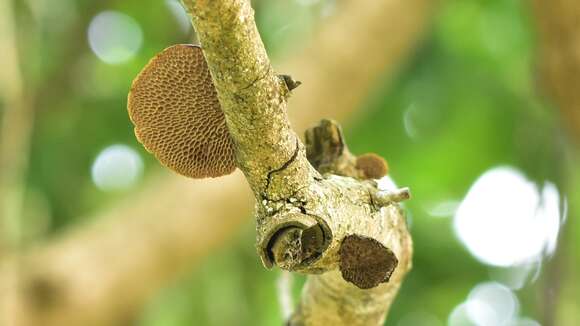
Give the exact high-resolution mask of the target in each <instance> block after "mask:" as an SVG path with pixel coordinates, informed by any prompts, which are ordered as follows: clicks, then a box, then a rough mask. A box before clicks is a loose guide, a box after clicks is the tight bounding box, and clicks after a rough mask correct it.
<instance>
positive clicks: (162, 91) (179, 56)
mask: <svg viewBox="0 0 580 326" xmlns="http://www.w3.org/2000/svg"><path fill="white" fill-rule="evenodd" d="M127 108H128V111H129V116H130V118H131V121H132V122H133V124H134V125H135V135H136V136H137V139H138V140H139V141H140V142H141V143H142V144H143V145H144V146H145V148H146V149H147V150H148V151H149V152H151V153H153V154H154V155H155V157H156V158H157V159H158V160H159V161H160V162H161V163H162V164H163V165H165V166H167V167H169V168H170V169H172V170H174V171H175V172H177V173H179V174H182V175H185V176H188V177H192V178H205V177H219V176H222V175H226V174H230V173H232V172H233V171H234V170H235V168H236V165H235V153H234V145H233V142H232V140H231V138H230V134H229V131H228V129H227V126H226V121H225V116H224V113H223V111H222V110H221V106H220V104H219V101H218V98H217V93H216V90H215V87H214V85H213V81H212V79H211V75H210V72H209V69H208V66H207V63H206V61H205V58H204V56H203V53H202V50H201V48H200V47H199V46H194V45H185V44H180V45H174V46H172V47H169V48H167V49H165V50H164V51H163V52H161V53H159V54H158V55H157V56H156V57H155V58H153V59H151V61H149V63H148V64H147V66H145V68H143V70H142V71H141V72H140V73H139V75H138V76H137V78H135V80H134V81H133V84H132V86H131V91H130V93H129V96H128V103H127Z"/></svg>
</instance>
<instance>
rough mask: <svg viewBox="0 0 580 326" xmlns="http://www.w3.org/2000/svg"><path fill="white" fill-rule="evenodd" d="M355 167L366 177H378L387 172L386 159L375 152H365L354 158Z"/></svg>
mask: <svg viewBox="0 0 580 326" xmlns="http://www.w3.org/2000/svg"><path fill="white" fill-rule="evenodd" d="M356 168H357V169H358V170H360V171H361V172H362V173H363V174H364V176H365V178H367V179H380V178H382V177H384V176H385V175H387V173H389V165H388V164H387V161H386V160H385V159H384V158H382V157H380V156H379V155H377V154H375V153H367V154H363V155H360V156H358V157H357V158H356Z"/></svg>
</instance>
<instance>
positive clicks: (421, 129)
mask: <svg viewBox="0 0 580 326" xmlns="http://www.w3.org/2000/svg"><path fill="white" fill-rule="evenodd" d="M335 1H339V0H335ZM335 1H332V0H319V1H316V0H284V1H283V0H276V1H265V0H262V1H254V7H255V9H256V19H257V23H258V27H259V29H260V32H261V34H262V37H263V40H264V42H265V44H266V47H267V49H268V51H269V54H270V56H271V57H272V59H273V61H274V65H275V64H276V62H277V61H276V60H277V58H280V57H281V56H282V55H285V56H287V55H288V54H291V53H292V51H293V49H294V48H295V47H297V46H299V44H300V43H301V40H302V39H305V38H307V37H308V36H309V35H310V34H311V33H314V31H315V30H316V28H317V26H319V25H320V24H322V23H324V20H325V19H326V18H327V17H329V16H331V15H333V10H334V9H335V7H336V3H335ZM36 3H37V2H35V1H28V2H27V1H16V2H14V12H15V19H16V26H17V29H16V33H17V40H18V46H19V50H20V61H21V63H23V65H22V67H23V75H24V76H26V78H25V79H26V83H27V85H28V86H27V87H31V88H33V89H34V94H35V99H36V102H35V103H34V105H33V106H34V108H35V109H34V128H33V132H32V136H31V137H32V138H31V142H30V144H31V145H30V156H29V166H28V171H27V173H26V178H25V182H24V183H25V186H24V189H25V195H24V204H23V207H24V209H23V211H22V216H23V219H22V224H21V225H22V232H23V239H24V240H23V241H24V243H25V244H26V245H28V244H31V243H38V242H42V241H43V240H44V239H50V238H52V237H57V236H59V235H60V234H61V233H62V232H63V231H65V230H68V229H69V228H70V227H71V226H74V225H78V224H82V223H86V222H87V221H81V220H79V218H78V217H80V216H87V215H89V213H91V212H96V211H98V210H99V209H101V208H102V207H107V206H109V205H111V204H112V203H115V202H117V201H119V200H122V199H123V198H124V197H125V196H127V195H128V194H130V193H132V192H133V191H136V189H139V187H140V186H141V185H142V184H143V183H144V181H143V180H144V179H147V177H148V175H152V174H153V173H154V172H157V171H158V170H159V169H161V167H160V165H159V164H158V163H157V161H156V160H155V159H154V158H153V156H152V155H150V154H148V153H147V152H146V151H145V150H144V149H143V148H142V146H141V145H140V144H139V143H138V142H137V141H136V139H135V137H134V134H133V126H132V124H131V122H130V121H129V118H128V116H127V111H126V109H125V106H126V97H127V92H128V90H129V87H130V84H131V81H132V79H133V78H134V76H136V74H137V73H138V72H139V71H140V69H141V68H142V67H143V66H144V65H145V64H146V63H147V62H148V60H149V59H150V58H151V57H152V56H154V55H155V54H156V53H157V52H159V51H160V50H162V49H164V48H166V47H167V46H169V45H172V44H176V43H190V42H191V41H192V39H193V38H194V36H193V32H192V30H191V28H190V26H189V24H188V22H187V18H186V17H185V15H184V13H183V11H182V9H181V7H180V6H179V4H178V3H177V2H173V1H170V0H169V1H164V0H155V1H147V2H146V5H144V1H136V0H126V1H116V0H104V1H90V0H59V1H47V0H45V1H39V2H38V4H40V5H36ZM530 10H531V9H530V8H529V7H528V5H527V3H526V2H524V1H517V0H486V1H483V0H481V1H477V0H462V1H446V2H441V4H440V6H439V8H438V11H437V13H436V16H435V17H434V18H433V21H432V23H431V24H429V25H428V30H427V32H426V33H425V36H424V39H423V40H422V41H421V42H420V44H419V46H418V48H417V49H415V50H414V51H413V53H412V56H411V57H410V58H409V59H408V60H407V61H406V62H405V63H404V65H402V66H401V67H399V69H398V73H397V74H396V76H395V77H394V78H393V76H391V75H389V76H385V77H384V79H383V81H382V82H381V83H378V84H376V85H375V87H374V88H373V89H370V90H369V96H368V98H367V100H366V101H365V102H364V103H363V104H362V106H361V108H360V109H359V110H360V112H364V115H363V114H360V115H357V116H356V120H355V121H354V122H352V123H350V124H348V125H347V126H346V128H345V129H346V130H345V132H346V137H347V140H348V142H349V146H350V147H351V150H352V151H353V152H354V153H364V152H371V151H372V152H376V153H378V154H380V155H382V156H384V157H385V158H387V160H388V161H389V165H390V168H391V176H392V178H393V179H394V180H395V181H396V182H397V184H399V185H401V186H410V187H411V189H412V192H413V196H414V198H413V200H411V201H409V202H407V203H405V207H406V210H407V213H408V220H409V225H410V228H411V233H412V235H413V239H414V244H415V255H414V260H413V261H414V262H413V270H412V271H411V273H410V274H409V276H408V277H407V279H406V281H405V283H404V285H403V287H402V289H401V291H400V294H399V296H398V298H397V299H396V301H395V304H394V306H393V307H392V309H391V312H390V314H389V317H388V320H387V324H388V325H397V326H411V325H418V326H422V325H434V326H437V325H525V326H533V325H550V324H552V322H551V320H553V319H552V318H553V315H555V314H560V313H565V314H574V315H575V316H576V317H575V318H577V317H578V315H579V314H580V307H578V306H577V302H574V301H573V300H574V298H573V297H566V298H562V297H559V294H560V293H559V289H560V288H562V287H565V286H566V284H565V282H570V281H571V280H572V281H573V280H574V277H571V276H570V275H568V276H567V277H564V276H561V275H559V274H558V273H559V272H560V271H561V268H559V265H558V262H559V261H560V262H562V261H564V262H574V261H576V260H577V259H578V257H577V253H576V252H570V251H566V252H564V253H560V252H559V251H558V249H559V246H562V245H565V243H564V241H570V242H572V243H576V244H577V245H578V241H579V240H578V239H579V238H578V237H574V236H573V234H577V233H578V231H574V230H571V231H570V234H572V235H569V236H566V237H564V238H562V237H560V240H559V243H558V245H557V246H556V247H555V248H554V246H555V242H556V237H557V235H558V234H560V235H561V234H562V232H563V231H564V230H567V228H566V226H567V225H572V224H566V223H564V219H565V213H566V211H567V206H568V205H567V203H568V201H570V200H574V198H568V197H569V196H568V195H567V190H566V189H569V187H570V186H569V184H570V183H571V182H570V180H569V178H570V173H569V170H570V169H571V168H570V164H569V163H567V162H568V161H567V160H566V157H567V154H566V153H568V152H570V151H571V149H570V148H571V145H570V144H569V141H568V140H567V136H566V131H565V130H563V128H562V126H561V123H560V118H559V116H558V113H557V110H555V109H554V108H553V107H551V106H550V105H548V104H547V103H546V101H545V100H544V99H543V98H541V97H540V96H539V95H538V92H537V85H536V78H537V75H536V74H535V70H534V65H535V59H536V57H535V49H536V41H535V32H534V22H533V19H532V18H533V17H532V15H531V13H530ZM107 30H109V32H108V33H107ZM110 30H115V33H110ZM113 34H114V35H113ZM355 37H356V36H355ZM389 37H390V36H389V35H377V38H376V42H389ZM120 44H121V45H120ZM39 54H40V55H39ZM361 64H364V60H362V62H361ZM290 73H291V72H290ZM295 77H296V78H297V79H300V76H295ZM301 87H308V85H307V84H306V85H303V86H301ZM579 89H580V85H579ZM299 91H300V89H298V90H297V92H299ZM290 105H291V103H290ZM0 108H1V109H2V110H4V109H5V107H4V103H2V106H0ZM329 118H332V117H329ZM313 123H314V122H313ZM115 162H116V163H115ZM494 178H495V179H494ZM492 179H493V180H492ZM486 180H488V181H489V180H492V181H493V182H494V183H495V184H496V186H497V189H501V190H500V191H499V193H501V194H506V193H509V192H510V191H512V193H513V195H514V198H506V197H505V196H500V195H498V194H497V193H494V191H493V190H490V188H485V187H479V188H478V186H477V185H478V184H482V183H484V182H486ZM489 182H491V181H489ZM572 184H576V185H578V184H580V183H578V182H575V183H574V182H572ZM470 189H471V190H472V191H470ZM468 192H469V196H472V198H467V197H469V196H467V194H468ZM467 199H469V201H468V200H467ZM502 199H503V200H502ZM474 202H476V203H479V206H477V205H476V207H471V206H469V205H470V203H474ZM506 205H508V206H511V209H508V208H506V207H505V206H506ZM458 207H459V209H458ZM514 207H515V208H514ZM474 211H475V212H478V214H479V215H478V214H476V215H477V217H474V216H473V212H474ZM514 212H515V214H516V215H517V214H520V215H521V216H514V215H513V213H514ZM526 212H531V213H530V214H528V215H525V214H526ZM461 214H463V215H461ZM469 214H471V215H469ZM510 214H511V215H510ZM570 214H572V212H569V213H568V215H570ZM480 215H481V216H483V217H482V218H480V219H479V220H470V218H472V219H477V218H479V217H481V216H480ZM462 216H463V217H462ZM465 216H467V217H465ZM485 216H489V218H490V219H489V221H486V219H485ZM461 218H464V220H461ZM503 218H507V219H509V218H513V219H514V221H513V222H512V223H507V225H506V226H505V227H506V228H508V229H507V230H508V231H509V232H510V233H513V232H515V233H521V234H524V236H515V237H514V238H512V241H513V243H509V242H507V243H506V242H505V241H506V240H505V238H504V237H502V236H501V234H502V233H504V231H505V230H501V231H497V230H494V228H493V225H492V226H490V225H489V223H492V222H493V223H495V222H497V221H498V220H499V221H501V219H503ZM486 223H487V224H486ZM466 225H467V226H466ZM469 225H471V229H470V226H469ZM560 225H562V228H561V229H559V227H560ZM486 227H487V228H486ZM495 227H496V228H498V227H499V228H503V227H504V226H503V225H500V226H497V225H495ZM473 228H476V230H475V231H474V230H473ZM509 228H511V229H509ZM530 230H533V232H532V231H530ZM254 232H255V231H254V224H253V222H252V221H251V219H248V222H247V223H246V225H245V226H244V227H243V228H242V229H241V230H239V232H238V233H237V234H236V235H235V236H234V237H233V238H232V239H231V241H230V242H229V243H227V244H225V245H224V246H223V247H222V248H220V249H219V250H218V251H217V252H215V253H214V254H213V255H212V256H211V258H207V259H205V260H204V261H203V263H202V264H200V265H198V266H195V267H194V268H193V269H192V270H190V271H189V272H188V273H187V275H185V276H184V277H183V278H182V279H180V280H179V281H178V282H175V283H173V284H170V285H168V286H167V288H165V289H163V290H162V291H160V292H159V293H158V294H156V295H155V296H154V297H152V298H150V300H149V303H148V304H147V306H146V307H144V309H143V310H142V311H141V312H139V313H138V314H137V316H136V317H135V320H136V323H137V324H138V325H146V326H177V325H216V326H217V325H281V323H282V313H281V311H280V308H279V304H278V290H277V284H278V280H279V276H280V273H279V272H278V271H267V270H265V269H264V268H263V267H262V265H261V263H260V261H259V259H258V256H257V255H256V252H255V249H254V241H255V239H254V238H255V233H254ZM530 232H531V233H530ZM474 234H475V235H478V236H479V237H476V238H473V237H474ZM526 234H528V235H529V234H532V235H530V236H525V235H526ZM470 237H472V238H470ZM530 238H533V239H530ZM502 241H504V242H502ZM526 241H530V243H529V244H528V243H526ZM563 243H564V244H563ZM502 245H505V246H507V247H509V246H511V245H513V246H514V247H518V248H520V247H521V248H520V249H514V250H510V249H507V248H506V247H505V246H504V247H502ZM491 246H495V248H496V249H495V251H494V249H490V247H491ZM571 246H573V244H572V245H571ZM486 248H487V249H488V250H486ZM574 255H576V257H575V256H574ZM572 264H575V263H572ZM556 280H558V284H557V285H556V284H555V283H556ZM294 281H295V282H294V283H293V289H294V294H295V298H297V297H298V295H299V292H300V286H301V284H302V283H303V281H304V280H303V277H302V276H295V278H294ZM575 299H580V295H578V296H577V297H576V298H575ZM470 300H471V301H470ZM478 300H479V301H478ZM562 305H563V306H570V307H571V308H569V309H564V311H565V312H561V309H558V308H556V307H554V306H562ZM470 307H471V308H470ZM567 318H570V319H568V320H574V319H573V318H574V317H570V316H568V317H567ZM562 325H563V324H562ZM566 326H567V325H566Z"/></svg>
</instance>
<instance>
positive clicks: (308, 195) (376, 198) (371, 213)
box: [257, 120, 411, 289]
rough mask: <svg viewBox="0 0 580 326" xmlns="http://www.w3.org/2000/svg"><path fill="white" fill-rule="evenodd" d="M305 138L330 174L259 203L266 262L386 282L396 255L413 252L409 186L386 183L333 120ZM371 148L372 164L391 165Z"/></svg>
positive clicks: (361, 282)
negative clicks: (406, 203) (404, 205)
mask: <svg viewBox="0 0 580 326" xmlns="http://www.w3.org/2000/svg"><path fill="white" fill-rule="evenodd" d="M306 142H307V145H306V148H307V155H308V158H309V159H310V162H311V163H312V164H313V165H314V166H316V167H317V168H318V169H319V172H321V173H324V174H323V175H322V176H319V177H316V178H313V179H312V182H310V183H309V184H308V185H307V186H306V187H304V188H301V189H299V190H298V191H296V192H295V193H294V194H293V195H292V196H290V197H289V198H286V199H283V200H268V199H264V200H263V201H262V202H261V205H259V206H258V214H257V215H258V248H259V252H260V254H261V257H262V260H263V262H264V265H265V266H267V267H272V266H274V265H276V266H278V267H281V268H283V269H287V270H291V271H299V272H306V273H321V272H327V271H332V270H335V269H340V270H341V272H342V276H343V277H344V279H345V280H346V281H348V282H350V283H353V284H355V285H356V286H357V287H359V288H361V289H368V288H372V287H376V286H377V285H379V284H380V283H382V282H387V281H388V280H389V276H390V275H391V274H392V273H393V271H394V269H395V268H396V267H397V262H398V259H397V255H408V254H409V253H410V252H411V248H410V241H406V240H405V241H398V240H400V239H406V238H407V235H406V232H407V231H406V227H405V221H404V217H403V216H402V213H401V210H400V209H399V207H398V205H397V203H398V202H400V201H402V200H406V199H408V198H409V196H410V194H409V191H408V189H406V188H403V189H401V190H397V191H381V190H379V189H378V188H377V183H376V182H375V181H374V180H369V179H368V176H369V173H368V172H367V170H366V169H361V168H360V165H359V164H357V163H358V162H357V161H358V160H357V159H356V157H355V156H354V155H353V154H351V153H350V152H349V151H348V149H347V147H346V144H345V141H344V139H343V136H342V132H341V130H340V126H339V125H338V124H337V123H336V122H334V121H331V120H323V121H321V123H320V124H319V125H318V126H316V127H314V128H311V129H309V130H308V131H307V132H306ZM365 155H366V156H369V155H368V154H365ZM372 156H373V157H371V159H370V160H369V161H371V163H370V164H369V165H372V164H374V163H375V162H378V164H385V165H386V163H383V162H384V160H383V159H382V158H380V157H379V156H378V155H376V154H372ZM374 175H375V176H378V175H379V174H376V173H375V174H374ZM261 208H262V209H261ZM402 268H403V270H407V269H408V268H409V266H407V265H402Z"/></svg>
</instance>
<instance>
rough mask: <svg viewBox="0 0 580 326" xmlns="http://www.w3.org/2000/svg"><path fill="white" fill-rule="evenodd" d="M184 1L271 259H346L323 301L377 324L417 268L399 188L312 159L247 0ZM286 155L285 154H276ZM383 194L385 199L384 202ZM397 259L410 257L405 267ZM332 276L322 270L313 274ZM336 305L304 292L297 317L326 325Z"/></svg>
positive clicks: (313, 265)
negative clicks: (326, 168)
mask: <svg viewBox="0 0 580 326" xmlns="http://www.w3.org/2000/svg"><path fill="white" fill-rule="evenodd" d="M184 3H185V4H186V6H187V7H188V9H189V12H190V14H191V16H192V21H193V24H194V27H195V29H196V31H197V34H198V35H199V40H200V42H201V44H202V48H203V49H204V53H205V55H206V60H207V62H208V66H209V68H210V71H211V73H212V76H213V80H214V84H215V86H216V90H217V93H218V98H219V100H220V103H221V105H222V109H223V110H224V113H225V115H226V123H227V126H228V129H229V130H230V136H231V137H232V139H233V141H234V143H235V144H236V157H237V161H238V166H239V167H240V168H241V169H242V171H243V172H244V174H245V175H246V179H247V180H248V182H249V184H250V185H251V187H252V188H253V189H254V193H255V196H256V199H257V201H258V204H257V210H256V218H257V232H258V235H257V239H258V241H257V242H258V243H257V246H258V252H259V253H260V255H261V257H262V261H263V263H264V265H265V266H266V267H272V266H273V265H274V264H279V266H280V267H282V268H286V269H289V270H293V271H301V272H306V273H311V274H319V273H325V272H335V271H336V270H338V269H339V268H340V271H341V275H342V280H341V279H337V280H336V281H334V282H333V283H335V285H334V287H332V288H328V289H323V290H322V291H326V292H329V291H330V292H332V295H329V296H326V297H325V298H324V300H325V301H327V300H331V301H337V302H336V303H335V305H336V307H339V306H344V304H343V303H341V302H344V301H348V302H350V303H351V305H352V308H351V309H350V310H345V309H343V310H342V311H341V314H339V315H338V316H337V317H336V318H334V319H335V323H336V324H338V325H352V322H353V321H354V320H358V321H360V322H362V323H363V324H364V325H373V324H375V325H378V324H379V323H381V322H382V321H383V319H384V315H385V313H386V308H387V307H388V305H389V303H390V300H384V298H383V294H384V293H389V294H390V296H391V297H392V296H393V293H395V292H396V289H397V288H398V287H399V285H400V282H401V281H402V279H403V277H402V275H404V274H405V273H406V272H407V271H408V269H409V268H410V263H409V262H410V255H411V242H410V240H409V234H408V232H407V229H406V226H405V222H404V218H403V216H402V213H401V210H400V209H399V208H398V205H397V204H396V202H395V199H396V198H399V197H401V196H399V197H397V196H390V197H389V200H390V201H389V200H387V199H385V196H384V194H381V193H380V192H379V190H378V189H377V185H376V183H375V182H372V181H370V182H369V181H366V180H357V179H355V178H352V177H349V176H346V177H343V176H338V175H333V174H325V175H321V174H319V173H318V172H317V171H315V170H314V168H313V167H312V166H311V165H310V164H309V162H308V160H307V158H306V151H305V149H304V145H302V143H301V142H300V140H299V139H298V138H297V137H296V135H295V134H294V133H293V132H292V130H291V129H290V122H289V120H288V118H287V114H286V95H287V94H288V92H289V90H288V88H287V86H286V84H285V83H284V81H283V79H282V78H279V77H278V76H276V75H275V74H274V73H273V69H272V68H271V66H270V63H269V60H268V58H267V56H266V52H265V49H264V45H263V44H262V42H261V39H260V36H259V34H258V31H257V29H256V26H255V22H254V20H253V11H252V9H251V8H250V4H249V2H248V1H246V0H221V1H203V0H199V1H194V0H187V1H185V2H184ZM336 129H337V130H338V127H336ZM321 135H322V136H324V134H321ZM339 143H341V144H344V141H343V140H341V141H340V142H339ZM279 158H281V159H282V161H278V162H276V159H279ZM272 163H274V165H272ZM277 166H279V167H277ZM337 172H338V171H337ZM343 175H344V174H343ZM264 181H266V182H264ZM401 193H404V192H401ZM407 193H408V192H407ZM376 198H380V199H381V200H382V204H383V205H385V206H387V207H386V208H385V209H382V208H383V207H382V206H381V205H380V203H381V201H379V202H377V201H376V200H375V199H376ZM407 198H408V196H407ZM377 203H379V204H378V205H377ZM288 229H290V231H291V232H287V231H288ZM280 232H282V235H280ZM279 253H283V254H282V255H279ZM276 256H278V258H279V259H275V258H274V257H276ZM288 260H289V261H288ZM399 260H401V261H403V262H405V264H402V265H399V266H397V265H398V261H399ZM395 269H396V270H397V272H398V275H399V277H398V278H397V279H396V280H397V282H396V283H394V282H393V281H389V279H390V276H391V274H392V273H393V271H394V270H395ZM325 279H326V277H324V276H323V277H322V278H320V277H317V278H315V280H313V281H311V282H316V280H325ZM347 282H350V283H352V284H354V285H356V287H358V290H356V291H352V289H356V287H355V288H353V287H352V286H351V285H349V284H348V283H347ZM381 283H388V284H387V285H386V286H383V287H381V288H380V289H381V290H379V291H378V292H375V291H373V292H367V291H366V290H368V289H372V288H376V287H377V286H379V285H380V284H381ZM326 285H328V286H331V285H332V284H331V283H327V284H326ZM349 287H350V289H351V290H350V291H349V290H348V289H349ZM311 288H312V287H311ZM308 289H309V288H307V292H306V293H305V296H306V297H307V298H308V297H309V295H311V296H313V297H315V298H317V297H320V295H321V294H320V293H318V292H319V291H318V290H317V289H318V288H316V287H314V288H313V289H314V290H310V291H308ZM353 294H360V295H359V296H356V295H355V296H354V297H353ZM313 300H314V301H316V299H313ZM369 301H371V302H376V306H377V307H380V308H381V309H374V310H372V309H371V310H372V312H370V311H371V310H367V309H366V308H368V305H369ZM311 305H312V306H316V308H312V307H310V306H311ZM331 305H332V304H329V303H326V302H325V303H316V302H315V303H312V304H310V303H309V302H308V299H305V301H302V304H301V307H302V309H300V310H299V313H298V314H297V315H296V318H293V320H292V322H291V324H297V325H322V323H321V322H322V321H325V320H328V318H327V317H325V316H327V315H329V314H334V313H336V312H338V311H332V310H328V309H330V306H331ZM377 316H378V318H377Z"/></svg>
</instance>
